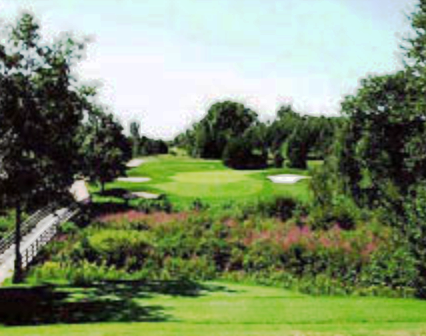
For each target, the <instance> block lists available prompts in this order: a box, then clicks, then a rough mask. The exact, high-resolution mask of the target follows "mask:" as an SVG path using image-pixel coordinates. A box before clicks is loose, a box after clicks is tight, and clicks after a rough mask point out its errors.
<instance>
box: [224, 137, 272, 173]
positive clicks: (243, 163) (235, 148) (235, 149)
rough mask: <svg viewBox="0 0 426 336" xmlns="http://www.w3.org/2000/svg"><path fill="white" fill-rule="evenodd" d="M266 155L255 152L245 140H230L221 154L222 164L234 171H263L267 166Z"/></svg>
mask: <svg viewBox="0 0 426 336" xmlns="http://www.w3.org/2000/svg"><path fill="white" fill-rule="evenodd" d="M266 161H267V156H266V153H263V152H257V153H256V149H255V148H253V146H252V144H251V143H250V142H249V141H247V139H246V138H244V137H243V138H237V139H231V140H230V141H229V142H228V144H227V145H226V147H225V149H224V152H223V163H224V164H225V165H226V166H228V167H230V168H234V169H263V168H266V166H267V162H266Z"/></svg>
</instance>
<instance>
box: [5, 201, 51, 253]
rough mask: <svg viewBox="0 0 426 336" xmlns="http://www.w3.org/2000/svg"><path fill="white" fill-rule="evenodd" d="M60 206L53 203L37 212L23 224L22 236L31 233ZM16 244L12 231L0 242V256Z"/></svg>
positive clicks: (13, 231)
mask: <svg viewBox="0 0 426 336" xmlns="http://www.w3.org/2000/svg"><path fill="white" fill-rule="evenodd" d="M57 207H58V205H57V204H56V203H51V204H49V205H47V206H45V207H44V208H42V209H40V210H37V211H36V212H34V213H33V214H32V215H31V216H30V217H28V218H27V219H26V220H25V221H24V222H23V223H22V224H21V236H22V237H24V236H26V235H27V234H28V233H30V232H31V231H32V230H33V229H34V228H35V227H36V225H37V224H38V223H39V222H40V221H41V220H42V219H43V218H45V217H46V216H48V215H49V214H51V213H52V212H53V211H54V210H55V209H56V208H57ZM14 243H15V230H12V231H10V232H9V233H7V234H6V236H5V237H4V238H3V239H2V240H0V255H2V254H3V253H5V252H6V251H7V250H8V249H9V248H10V247H11V246H12V245H13V244H14Z"/></svg>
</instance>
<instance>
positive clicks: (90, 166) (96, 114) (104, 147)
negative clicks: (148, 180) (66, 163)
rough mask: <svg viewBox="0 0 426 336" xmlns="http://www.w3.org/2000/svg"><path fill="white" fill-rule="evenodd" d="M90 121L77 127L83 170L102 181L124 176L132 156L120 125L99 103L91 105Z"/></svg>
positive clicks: (103, 182) (105, 181)
mask: <svg viewBox="0 0 426 336" xmlns="http://www.w3.org/2000/svg"><path fill="white" fill-rule="evenodd" d="M91 108H92V109H93V112H92V114H91V117H90V118H89V122H88V123H86V124H84V125H82V126H81V129H80V139H81V140H80V141H81V142H82V146H81V148H80V152H81V160H82V162H84V173H85V175H86V176H88V177H90V179H91V180H92V181H98V182H100V184H101V188H102V191H103V189H104V185H105V183H107V182H110V181H112V180H114V179H115V178H116V177H118V176H122V175H125V172H126V162H127V161H128V160H129V159H130V158H131V147H130V144H129V142H128V141H127V138H126V137H125V136H124V134H123V127H122V126H121V125H120V124H119V123H118V122H116V121H115V120H114V118H113V116H112V115H111V114H106V113H105V112H104V109H103V108H102V107H100V106H92V107H91Z"/></svg>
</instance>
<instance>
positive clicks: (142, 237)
mask: <svg viewBox="0 0 426 336" xmlns="http://www.w3.org/2000/svg"><path fill="white" fill-rule="evenodd" d="M87 241H88V246H87V250H86V251H85V254H86V258H87V259H88V260H89V261H92V262H97V263H98V264H102V263H105V265H107V266H115V267H116V268H124V269H126V270H128V271H132V270H136V269H139V268H141V267H142V266H143V264H144V262H145V260H146V259H147V258H148V256H149V254H150V253H151V250H152V245H151V240H150V237H149V235H148V233H147V232H140V231H135V230H127V231H124V230H102V231H99V232H96V233H93V234H91V235H89V237H88V240H87Z"/></svg>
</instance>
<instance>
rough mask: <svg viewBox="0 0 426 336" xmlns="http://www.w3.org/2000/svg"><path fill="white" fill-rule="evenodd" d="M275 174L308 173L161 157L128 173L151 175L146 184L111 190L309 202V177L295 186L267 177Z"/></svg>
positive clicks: (182, 199) (178, 197)
mask: <svg viewBox="0 0 426 336" xmlns="http://www.w3.org/2000/svg"><path fill="white" fill-rule="evenodd" d="M274 174H300V175H308V171H304V170H297V169H288V168H283V169H266V170H232V169H229V168H227V167H225V166H224V165H223V163H222V162H221V161H219V160H202V159H192V158H188V157H173V156H168V155H165V156H157V157H150V158H146V162H145V163H144V164H142V165H141V166H139V167H137V168H133V169H130V170H129V171H128V176H134V177H149V178H151V179H152V180H151V181H149V182H144V183H130V182H118V181H115V182H113V183H109V184H108V185H107V188H108V189H114V188H121V189H127V190H130V191H147V192H153V193H159V194H166V195H167V196H169V197H170V199H171V200H172V202H173V203H175V204H189V203H191V202H193V201H194V200H195V199H200V200H201V201H203V202H206V203H210V204H223V203H228V202H236V201H240V202H247V201H253V200H257V199H262V198H268V197H274V196H288V197H292V198H296V199H298V200H301V201H305V202H306V201H308V200H309V198H310V191H309V188H308V185H309V180H302V181H300V182H298V183H296V184H293V185H284V184H274V183H272V182H271V181H270V180H268V179H267V176H268V175H274Z"/></svg>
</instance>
